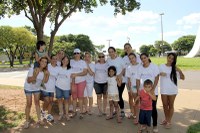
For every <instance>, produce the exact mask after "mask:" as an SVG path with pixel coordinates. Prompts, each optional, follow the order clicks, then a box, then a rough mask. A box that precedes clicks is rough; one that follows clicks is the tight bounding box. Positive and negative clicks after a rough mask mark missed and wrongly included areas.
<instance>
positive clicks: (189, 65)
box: [151, 57, 200, 70]
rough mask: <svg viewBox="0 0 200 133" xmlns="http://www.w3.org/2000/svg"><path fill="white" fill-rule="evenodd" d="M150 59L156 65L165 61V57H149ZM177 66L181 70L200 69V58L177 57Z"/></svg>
mask: <svg viewBox="0 0 200 133" xmlns="http://www.w3.org/2000/svg"><path fill="white" fill-rule="evenodd" d="M151 61H152V62H153V63H155V64H157V65H160V64H163V63H166V62H167V57H160V58H159V57H151ZM177 66H178V67H180V68H181V69H183V70H200V58H199V57H196V58H184V57H178V58H177Z"/></svg>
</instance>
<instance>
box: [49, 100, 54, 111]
mask: <svg viewBox="0 0 200 133" xmlns="http://www.w3.org/2000/svg"><path fill="white" fill-rule="evenodd" d="M53 98H54V97H49V106H48V114H51V110H52V104H53Z"/></svg>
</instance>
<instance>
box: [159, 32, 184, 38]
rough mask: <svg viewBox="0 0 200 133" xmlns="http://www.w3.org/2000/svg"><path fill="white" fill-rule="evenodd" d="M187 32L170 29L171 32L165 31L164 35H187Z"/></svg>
mask: <svg viewBox="0 0 200 133" xmlns="http://www.w3.org/2000/svg"><path fill="white" fill-rule="evenodd" d="M185 34H186V32H184V31H169V32H164V33H163V35H164V37H174V36H181V35H185Z"/></svg>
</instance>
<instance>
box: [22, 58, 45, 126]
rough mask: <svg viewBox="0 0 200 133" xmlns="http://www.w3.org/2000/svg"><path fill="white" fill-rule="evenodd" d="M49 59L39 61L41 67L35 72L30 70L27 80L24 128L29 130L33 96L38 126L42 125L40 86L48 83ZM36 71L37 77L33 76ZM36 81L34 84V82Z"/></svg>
mask: <svg viewBox="0 0 200 133" xmlns="http://www.w3.org/2000/svg"><path fill="white" fill-rule="evenodd" d="M47 60H48V59H47V58H46V57H42V58H40V60H39V67H38V68H35V70H34V69H33V67H32V68H30V70H29V72H28V76H27V78H26V80H25V84H24V92H25V95H26V108H25V114H26V122H25V124H24V128H28V127H29V124H30V121H29V120H30V111H31V105H32V95H33V96H34V102H35V109H36V112H37V119H38V122H37V126H39V124H41V123H42V121H41V116H40V102H39V99H40V86H41V84H42V82H44V83H46V82H47V81H48V75H49V73H48V71H47ZM34 71H35V72H36V74H37V76H33V73H34ZM33 81H35V83H34V84H33V83H32V82H33Z"/></svg>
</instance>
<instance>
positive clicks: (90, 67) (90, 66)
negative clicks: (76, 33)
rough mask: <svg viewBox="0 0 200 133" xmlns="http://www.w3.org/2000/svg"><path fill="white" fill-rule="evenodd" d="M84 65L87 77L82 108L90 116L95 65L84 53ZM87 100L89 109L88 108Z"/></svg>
mask: <svg viewBox="0 0 200 133" xmlns="http://www.w3.org/2000/svg"><path fill="white" fill-rule="evenodd" d="M84 59H85V63H86V64H87V75H86V87H85V91H84V106H85V111H86V112H87V113H88V114H89V115H91V114H92V105H93V96H92V94H93V86H94V72H95V64H94V63H92V62H91V55H90V53H89V52H86V53H85V57H84ZM88 100H89V108H88Z"/></svg>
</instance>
